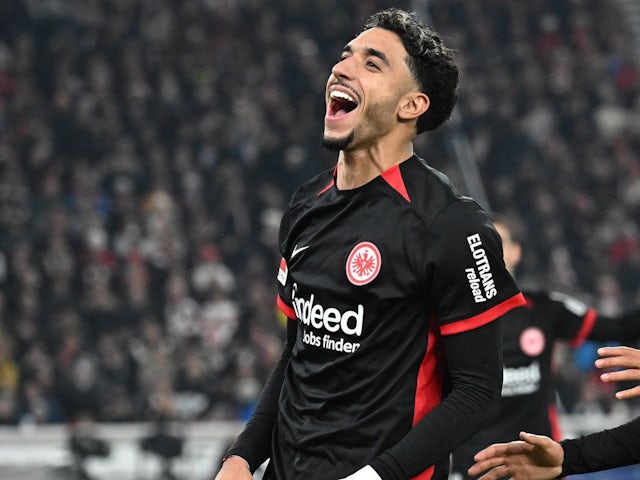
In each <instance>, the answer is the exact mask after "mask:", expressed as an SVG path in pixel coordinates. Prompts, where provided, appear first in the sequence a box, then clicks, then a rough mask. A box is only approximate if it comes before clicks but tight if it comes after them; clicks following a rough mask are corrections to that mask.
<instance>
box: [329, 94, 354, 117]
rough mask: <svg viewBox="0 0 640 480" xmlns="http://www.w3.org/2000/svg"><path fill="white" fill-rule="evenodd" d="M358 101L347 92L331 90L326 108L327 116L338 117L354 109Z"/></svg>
mask: <svg viewBox="0 0 640 480" xmlns="http://www.w3.org/2000/svg"><path fill="white" fill-rule="evenodd" d="M357 106H358V101H357V100H356V99H355V98H354V97H353V96H351V95H349V94H348V93H345V92H343V91H341V90H333V91H332V92H331V93H329V106H328V108H327V116H328V117H332V118H340V117H343V116H345V115H346V114H348V113H349V112H351V111H353V110H355V108H356V107H357Z"/></svg>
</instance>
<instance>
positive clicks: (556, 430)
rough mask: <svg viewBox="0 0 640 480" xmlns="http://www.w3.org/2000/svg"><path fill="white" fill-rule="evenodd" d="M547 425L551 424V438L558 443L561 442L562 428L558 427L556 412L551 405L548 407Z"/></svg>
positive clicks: (558, 421)
mask: <svg viewBox="0 0 640 480" xmlns="http://www.w3.org/2000/svg"><path fill="white" fill-rule="evenodd" d="M549 423H550V424H551V438H553V439H554V440H555V441H556V442H559V441H560V440H562V427H561V426H560V419H559V417H558V410H556V406H555V405H553V404H550V405H549Z"/></svg>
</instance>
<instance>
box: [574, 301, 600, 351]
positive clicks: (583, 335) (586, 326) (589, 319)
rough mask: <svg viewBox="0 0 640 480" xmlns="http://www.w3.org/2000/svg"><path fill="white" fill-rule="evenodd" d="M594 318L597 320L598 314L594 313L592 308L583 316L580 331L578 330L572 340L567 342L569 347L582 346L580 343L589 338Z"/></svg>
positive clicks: (594, 321)
mask: <svg viewBox="0 0 640 480" xmlns="http://www.w3.org/2000/svg"><path fill="white" fill-rule="evenodd" d="M596 318H598V312H596V310H595V309H594V308H590V309H589V310H587V313H585V314H584V318H583V319H582V326H581V327H580V330H578V333H577V334H576V336H575V337H574V339H573V340H571V341H570V342H569V345H571V346H572V347H579V346H580V345H582V342H584V341H585V340H586V339H587V338H588V337H589V334H590V333H591V330H592V329H593V326H594V325H595V323H596Z"/></svg>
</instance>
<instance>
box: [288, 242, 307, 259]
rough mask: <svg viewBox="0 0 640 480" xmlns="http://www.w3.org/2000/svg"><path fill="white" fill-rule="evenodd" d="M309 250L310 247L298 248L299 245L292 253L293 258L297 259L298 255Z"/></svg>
mask: <svg viewBox="0 0 640 480" xmlns="http://www.w3.org/2000/svg"><path fill="white" fill-rule="evenodd" d="M307 248H309V245H305V246H304V247H298V246H297V245H296V246H295V247H293V252H291V258H293V257H295V256H296V255H297V254H299V253H300V252H302V251H303V250H306V249H307Z"/></svg>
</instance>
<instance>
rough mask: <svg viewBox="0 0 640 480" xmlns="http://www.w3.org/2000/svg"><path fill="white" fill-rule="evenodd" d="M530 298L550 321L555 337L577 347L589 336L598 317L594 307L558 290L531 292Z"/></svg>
mask: <svg viewBox="0 0 640 480" xmlns="http://www.w3.org/2000/svg"><path fill="white" fill-rule="evenodd" d="M531 298H532V301H533V302H534V303H535V304H536V308H538V309H539V310H540V311H543V312H545V316H546V318H548V319H549V320H550V321H551V323H552V325H553V330H554V334H555V336H556V337H557V338H560V339H563V340H568V341H569V343H570V344H571V346H573V347H579V346H580V345H581V344H582V343H583V342H584V341H585V340H586V339H587V338H589V337H590V335H591V332H592V330H593V327H594V325H595V323H596V319H597V318H598V314H597V312H596V310H595V309H594V308H591V307H589V306H588V305H586V304H585V303H583V302H582V301H580V300H578V299H576V298H574V297H571V296H569V295H566V294H564V293H558V292H550V293H548V294H547V293H537V294H532V296H531Z"/></svg>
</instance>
